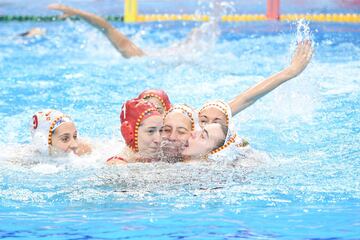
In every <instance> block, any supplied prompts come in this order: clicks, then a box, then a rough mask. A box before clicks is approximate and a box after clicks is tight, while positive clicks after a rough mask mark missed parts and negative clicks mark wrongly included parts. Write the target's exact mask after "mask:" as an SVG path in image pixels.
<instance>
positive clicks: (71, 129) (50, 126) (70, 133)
mask: <svg viewBox="0 0 360 240" xmlns="http://www.w3.org/2000/svg"><path fill="white" fill-rule="evenodd" d="M31 136H32V143H33V145H34V147H35V151H36V152H38V153H41V154H48V155H51V156H58V155H63V154H64V153H74V154H76V155H78V156H81V155H84V154H87V153H90V152H91V147H90V145H89V144H87V143H85V142H84V141H81V140H79V138H78V132H77V129H76V126H75V124H74V122H73V121H72V119H71V118H70V117H69V116H66V115H64V114H63V113H61V112H59V111H56V110H52V109H46V110H43V111H39V112H37V113H35V114H34V116H33V117H32V126H31Z"/></svg>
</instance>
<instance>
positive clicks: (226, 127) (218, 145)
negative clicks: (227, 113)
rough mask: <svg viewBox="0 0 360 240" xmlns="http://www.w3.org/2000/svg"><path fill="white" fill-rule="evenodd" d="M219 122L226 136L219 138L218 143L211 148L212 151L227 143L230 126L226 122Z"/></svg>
mask: <svg viewBox="0 0 360 240" xmlns="http://www.w3.org/2000/svg"><path fill="white" fill-rule="evenodd" d="M218 124H219V125H220V127H221V130H222V132H223V133H224V138H221V139H219V140H218V141H217V143H216V145H215V146H214V147H213V148H212V149H211V151H214V150H215V149H218V148H220V147H222V146H223V145H224V144H225V141H226V136H227V132H228V130H229V128H228V126H226V125H224V124H220V123H218Z"/></svg>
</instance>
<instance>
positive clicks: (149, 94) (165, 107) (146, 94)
mask: <svg viewBox="0 0 360 240" xmlns="http://www.w3.org/2000/svg"><path fill="white" fill-rule="evenodd" d="M138 98H139V99H144V100H145V101H147V102H150V103H152V104H154V105H155V106H156V109H157V110H158V112H159V113H161V114H164V113H165V112H167V111H169V109H170V108H171V102H170V99H169V96H168V95H167V94H166V92H165V91H164V90H161V89H149V90H145V91H143V92H142V93H140V94H139V96H138Z"/></svg>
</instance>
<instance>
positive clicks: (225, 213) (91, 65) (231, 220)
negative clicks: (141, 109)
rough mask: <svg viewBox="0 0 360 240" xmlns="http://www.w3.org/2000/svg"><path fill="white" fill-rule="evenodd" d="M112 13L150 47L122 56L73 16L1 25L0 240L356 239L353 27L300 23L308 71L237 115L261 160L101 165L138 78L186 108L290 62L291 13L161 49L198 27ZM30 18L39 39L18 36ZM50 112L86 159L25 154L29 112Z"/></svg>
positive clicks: (359, 175) (358, 116)
mask: <svg viewBox="0 0 360 240" xmlns="http://www.w3.org/2000/svg"><path fill="white" fill-rule="evenodd" d="M114 24H115V25H116V26H117V27H118V28H119V29H121V30H122V31H123V32H124V33H125V34H126V35H128V36H130V37H131V39H133V40H134V41H135V42H136V43H137V44H138V45H140V46H141V47H143V48H144V49H145V50H147V51H148V52H150V53H152V56H150V57H146V58H142V59H130V60H126V59H123V58H121V56H119V54H118V53H117V52H116V51H115V50H114V49H113V48H112V46H111V45H110V44H109V43H108V41H107V40H106V39H105V38H104V37H103V36H102V35H101V34H100V33H98V32H97V31H96V30H94V29H92V28H91V27H89V26H88V25H86V24H85V23H82V22H79V21H77V22H69V21H66V22H54V23H33V22H25V23H18V22H7V23H0V27H1V29H2V35H1V36H0V49H1V51H0V92H1V94H0V117H1V123H0V126H1V127H0V135H1V138H0V148H1V149H2V150H1V153H0V162H1V164H0V223H1V224H0V238H18V239H38V238H49V239H50V238H51V239H149V238H153V239H234V238H250V239H359V236H360V215H359V212H360V170H359V169H360V162H359V157H360V143H359V142H360V141H359V140H360V128H359V123H360V111H359V104H360V78H359V76H360V47H359V46H360V38H359V32H358V31H357V30H356V29H357V28H358V25H334V24H330V25H310V28H311V31H312V34H313V37H314V40H315V46H316V52H315V55H314V58H313V60H312V62H311V64H310V65H309V66H308V68H307V69H306V70H305V71H304V72H303V74H302V75H301V76H299V77H298V78H296V79H294V80H292V81H291V82H288V83H286V84H284V85H283V86H281V87H280V88H278V89H276V90H275V91H274V92H272V93H271V94H269V95H267V96H266V97H264V98H263V99H261V100H259V101H258V102H257V103H256V104H255V105H253V106H251V107H250V108H248V109H247V110H245V111H243V112H242V113H240V114H239V116H236V117H235V122H236V125H237V128H238V131H239V134H240V135H241V136H244V137H245V138H247V139H248V140H249V141H250V143H251V146H252V148H253V149H254V151H255V152H256V154H254V156H252V158H253V159H250V162H251V161H256V162H261V164H259V165H256V166H238V165H236V166H233V165H232V164H231V163H229V162H226V161H225V162H213V163H207V164H182V163H179V164H166V163H154V164H130V165H128V166H121V167H107V166H105V165H104V161H105V159H107V157H109V156H111V155H112V154H114V153H116V152H118V151H119V150H120V149H121V146H122V142H121V141H119V139H120V133H119V130H118V129H119V128H118V126H119V111H120V107H121V104H122V102H123V101H124V100H126V99H128V98H131V97H134V96H136V95H137V94H138V93H139V92H141V91H142V90H143V89H146V88H163V89H165V90H166V91H167V92H168V94H169V95H170V97H171V99H172V101H173V102H175V103H182V102H185V103H188V104H190V105H193V106H195V107H199V106H201V104H202V103H204V102H205V101H206V100H209V99H214V98H220V99H225V100H230V99H231V98H232V97H234V96H236V95H237V94H239V93H240V92H241V91H243V90H245V89H247V88H248V87H250V86H252V85H253V84H255V83H256V82H258V81H260V80H262V79H263V78H264V77H267V76H269V75H271V74H273V73H275V72H277V71H279V70H281V69H282V68H283V67H285V66H286V65H287V63H288V61H289V59H290V56H291V50H292V49H293V43H294V41H295V39H296V26H294V25H292V24H287V23H283V24H277V23H256V24H255V23H251V24H233V25H222V26H221V30H222V32H221V34H220V36H219V37H216V36H214V34H212V29H208V31H207V34H206V36H204V37H203V38H197V39H196V41H191V42H189V43H187V44H183V45H181V44H180V46H179V45H176V46H172V47H171V45H174V43H178V42H181V41H182V40H183V39H184V38H185V37H186V35H187V34H188V33H189V32H190V30H191V29H192V27H194V25H195V24H186V25H182V24H177V23H172V24H171V23H161V24H144V25H124V24H122V23H114ZM34 26H36V27H43V28H46V29H47V34H46V35H45V36H44V37H41V38H37V39H21V38H19V37H16V34H18V33H20V32H23V31H25V30H26V29H28V28H31V27H34ZM274 29H275V30H277V31H273V30H274ZM329 29H330V30H331V29H337V31H336V32H331V31H329ZM49 107H50V108H56V109H59V110H62V111H63V112H66V113H68V114H70V115H71V116H72V117H73V118H74V120H75V121H76V123H77V126H78V129H79V132H80V135H81V136H82V137H85V138H88V139H90V141H91V142H92V143H93V144H94V146H95V147H96V148H95V151H94V153H93V154H92V155H91V156H88V157H82V158H76V157H68V158H65V159H56V160H54V159H47V158H44V159H42V158H39V157H34V156H33V155H32V154H31V152H30V150H29V142H30V134H29V130H28V124H29V121H30V118H31V116H32V113H33V112H34V111H36V110H39V109H43V108H49ZM229 157H230V156H229ZM250 165H251V164H250Z"/></svg>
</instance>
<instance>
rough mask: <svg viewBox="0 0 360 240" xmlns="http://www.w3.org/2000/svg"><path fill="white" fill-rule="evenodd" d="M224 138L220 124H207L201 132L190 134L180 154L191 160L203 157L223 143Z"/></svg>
mask: <svg viewBox="0 0 360 240" xmlns="http://www.w3.org/2000/svg"><path fill="white" fill-rule="evenodd" d="M225 137H226V136H225V134H224V131H223V130H222V127H221V125H220V124H218V123H210V124H207V125H206V126H204V128H203V129H202V130H199V131H194V132H192V134H191V137H190V138H189V140H188V144H187V146H186V148H185V149H184V151H183V153H182V154H183V155H184V156H190V157H193V158H195V157H201V156H204V155H206V154H208V153H210V152H211V151H212V150H213V149H214V148H216V146H218V145H219V143H220V142H223V141H224V140H225Z"/></svg>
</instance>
